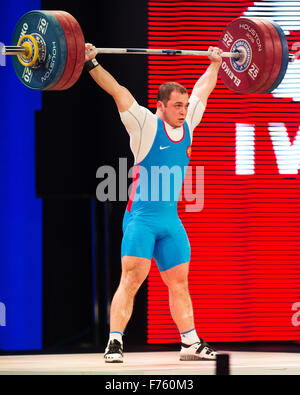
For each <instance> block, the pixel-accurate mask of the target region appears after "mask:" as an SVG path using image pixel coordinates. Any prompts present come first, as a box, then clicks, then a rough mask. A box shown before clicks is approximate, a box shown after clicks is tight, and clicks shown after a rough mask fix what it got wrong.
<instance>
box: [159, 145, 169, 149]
mask: <svg viewBox="0 0 300 395" xmlns="http://www.w3.org/2000/svg"><path fill="white" fill-rule="evenodd" d="M159 148H160V149H161V150H163V149H167V148H170V146H169V145H168V146H167V147H162V146H160V147H159Z"/></svg>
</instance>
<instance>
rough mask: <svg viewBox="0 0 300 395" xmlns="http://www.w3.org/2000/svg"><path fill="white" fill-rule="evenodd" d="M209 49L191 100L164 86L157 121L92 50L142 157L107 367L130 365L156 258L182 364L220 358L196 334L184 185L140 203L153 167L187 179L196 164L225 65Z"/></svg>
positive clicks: (89, 60)
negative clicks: (138, 300)
mask: <svg viewBox="0 0 300 395" xmlns="http://www.w3.org/2000/svg"><path fill="white" fill-rule="evenodd" d="M209 51H210V55H209V59H210V65H209V67H208V68H207V70H206V72H205V73H204V74H203V75H202V76H201V77H200V78H199V80H198V81H197V82H196V84H195V86H194V88H193V91H192V94H191V96H190V97H189V96H188V92H187V90H186V88H185V87H183V86H182V85H180V84H178V83H176V82H170V83H165V84H163V85H162V86H161V87H160V88H159V91H158V100H157V111H156V114H155V115H154V114H153V113H152V112H151V111H150V110H148V109H147V108H144V107H142V106H140V105H139V104H138V103H137V102H136V100H135V99H134V97H133V96H132V94H131V93H130V92H129V90H127V89H126V88H125V87H123V86H121V85H120V84H119V83H118V82H117V81H116V80H115V79H114V78H113V76H112V75H111V74H110V73H109V72H107V71H106V70H105V69H104V68H103V67H102V66H101V65H99V64H98V62H97V60H96V58H95V57H96V55H97V51H96V48H95V47H94V46H93V45H92V44H86V59H85V60H86V64H85V68H86V69H87V70H88V71H89V73H90V75H91V76H92V78H93V79H94V80H95V82H96V83H97V84H98V85H99V86H100V87H101V88H102V89H104V90H105V91H106V92H107V93H108V94H110V95H111V96H112V97H113V99H114V101H115V103H116V105H117V108H118V111H119V113H120V117H121V120H122V122H123V124H124V126H125V128H126V130H127V132H128V133H129V136H130V147H131V150H132V153H133V155H134V159H135V166H134V182H133V188H132V193H131V196H130V198H129V202H128V205H127V208H126V211H125V215H124V218H123V239H122V247H121V257H122V260H121V261H122V275H121V280H120V284H119V287H118V289H117V291H116V293H115V295H114V297H113V300H112V304H111V311H110V335H109V340H108V345H107V348H106V350H105V354H104V359H105V361H106V362H123V341H122V336H123V333H124V331H125V328H126V326H127V323H128V321H129V319H130V317H131V314H132V310H133V303H134V297H135V295H136V293H137V291H138V289H139V287H140V286H141V284H142V283H143V282H144V280H145V279H146V277H147V276H148V274H149V271H150V266H151V258H152V257H153V258H154V259H155V261H156V263H157V265H158V268H159V271H160V275H161V278H162V280H163V281H164V283H165V284H166V285H167V287H168V289H169V305H170V312H171V315H172V318H173V319H174V322H175V324H176V326H177V328H178V331H179V333H180V335H181V351H180V360H182V361H190V360H214V359H216V352H215V351H214V350H213V349H212V347H211V346H210V345H208V344H207V343H205V342H204V341H203V339H202V338H199V337H198V335H197V333H196V330H195V324H194V314H193V306H192V301H191V297H190V293H189V288H188V273H189V262H190V255H191V254H190V244H189V240H188V237H187V234H186V231H185V229H184V227H183V225H182V223H181V221H180V219H179V217H178V213H177V201H178V197H179V192H180V188H181V186H182V183H181V185H180V186H179V187H177V190H176V187H175V192H174V196H173V199H170V200H169V201H165V200H163V199H162V198H161V195H160V197H159V199H158V201H157V200H156V201H151V199H149V200H148V201H146V200H145V201H144V200H141V199H140V200H138V199H135V195H136V194H137V193H138V192H140V191H141V190H142V188H143V187H146V186H147V187H149V188H151V166H168V167H169V168H172V166H179V167H180V168H181V169H182V171H183V174H184V169H185V168H186V166H188V163H189V160H190V149H191V144H192V140H193V131H194V129H195V128H196V126H197V125H198V124H199V123H200V121H201V118H202V116H203V113H204V110H205V107H206V103H207V100H208V97H209V95H210V93H211V92H212V91H213V89H214V88H215V85H216V82H217V75H218V71H219V68H220V66H221V62H222V61H221V56H220V55H221V53H222V52H223V51H222V50H221V49H219V48H217V47H210V48H209ZM141 167H143V169H146V170H147V174H148V177H142V176H141V174H140V170H141ZM143 183H148V185H143ZM146 189H147V188H146ZM170 190H172V186H171V187H170ZM148 196H151V193H150V192H149V195H148Z"/></svg>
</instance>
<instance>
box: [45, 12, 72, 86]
mask: <svg viewBox="0 0 300 395" xmlns="http://www.w3.org/2000/svg"><path fill="white" fill-rule="evenodd" d="M47 12H49V13H50V14H52V15H53V16H54V17H55V18H56V19H57V20H58V21H59V23H60V24H61V27H62V28H63V31H64V33H65V38H66V41H67V49H68V54H67V62H66V66H65V69H64V72H63V75H62V76H61V78H60V80H59V81H58V82H57V84H55V85H54V86H53V87H52V88H50V89H49V90H52V91H53V90H61V89H62V88H63V87H64V86H65V85H66V84H67V83H68V82H69V81H70V79H71V78H72V75H73V72H74V69H75V66H76V59H77V46H76V39H75V36H74V33H73V30H72V28H71V26H70V25H69V23H68V20H67V19H66V18H65V16H64V15H63V14H62V13H61V12H60V11H47Z"/></svg>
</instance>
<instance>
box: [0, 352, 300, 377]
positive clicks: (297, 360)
mask: <svg viewBox="0 0 300 395" xmlns="http://www.w3.org/2000/svg"><path fill="white" fill-rule="evenodd" d="M222 353H228V354H229V358H230V373H231V374H232V375H241V374H242V375H245V374H246V375H299V374H300V354H299V353H284V352H240V351H230V352H227V351H226V350H224V351H222ZM178 358H179V354H178V352H174V351H171V352H145V353H130V352H128V353H126V354H125V360H124V363H123V364H106V363H104V361H103V354H65V355H60V354H56V355H30V356H29V355H26V356H24V355H22V356H11V355H10V356H0V375H3V374H5V375H15V374H18V375H20V374H21V375H23V374H24V375H32V374H34V375H39V374H41V375H58V374H63V375H164V376H165V375H214V374H215V369H216V363H215V362H214V361H190V362H184V361H179V359H178Z"/></svg>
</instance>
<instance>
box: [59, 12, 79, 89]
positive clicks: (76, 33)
mask: <svg viewBox="0 0 300 395" xmlns="http://www.w3.org/2000/svg"><path fill="white" fill-rule="evenodd" d="M60 13H62V14H63V15H64V16H65V18H66V19H67V20H68V22H69V25H70V26H71V27H72V29H73V34H74V37H75V40H76V48H77V58H76V64H75V68H74V72H73V74H72V77H71V79H70V81H68V82H67V83H66V84H65V85H64V86H63V87H62V88H61V90H66V89H69V88H71V87H72V86H73V85H74V84H75V83H76V82H77V81H78V79H79V77H80V75H81V73H82V70H83V66H84V63H85V39H84V35H83V33H82V30H81V27H80V25H79V23H78V22H77V21H76V19H75V18H74V17H73V16H72V15H71V14H69V13H68V12H65V11H60Z"/></svg>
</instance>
